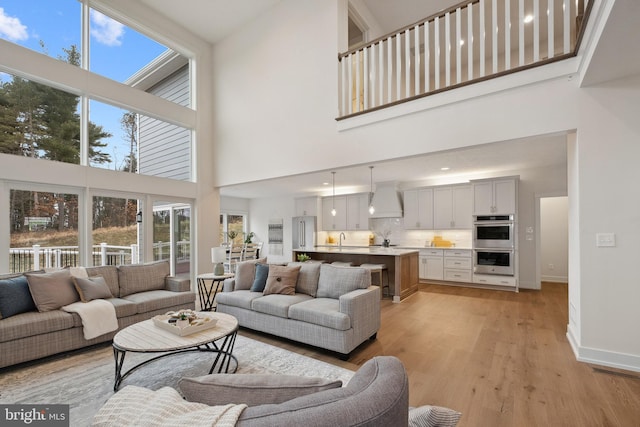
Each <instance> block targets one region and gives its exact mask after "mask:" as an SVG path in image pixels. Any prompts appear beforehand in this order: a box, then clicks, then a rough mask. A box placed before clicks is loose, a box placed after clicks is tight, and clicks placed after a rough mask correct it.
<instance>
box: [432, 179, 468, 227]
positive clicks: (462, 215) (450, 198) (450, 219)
mask: <svg viewBox="0 0 640 427" xmlns="http://www.w3.org/2000/svg"><path fill="white" fill-rule="evenodd" d="M471 216H472V198H471V185H455V186H446V187H435V188H434V189H433V228H434V229H436V230H447V229H471V224H472V218H471Z"/></svg>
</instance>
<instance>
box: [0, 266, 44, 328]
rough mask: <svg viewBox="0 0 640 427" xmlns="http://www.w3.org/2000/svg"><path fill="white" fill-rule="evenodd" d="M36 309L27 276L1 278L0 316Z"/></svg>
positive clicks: (3, 317)
mask: <svg viewBox="0 0 640 427" xmlns="http://www.w3.org/2000/svg"><path fill="white" fill-rule="evenodd" d="M27 311H36V305H35V303H34V302H33V298H32V297H31V292H29V282H27V278H26V277H25V276H19V277H14V278H13V279H4V280H0V316H2V317H1V318H2V319H6V318H7V317H11V316H15V315H16V314H20V313H26V312H27Z"/></svg>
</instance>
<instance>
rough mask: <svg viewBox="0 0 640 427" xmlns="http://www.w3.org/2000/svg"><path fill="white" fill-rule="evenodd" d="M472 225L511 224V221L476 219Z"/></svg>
mask: <svg viewBox="0 0 640 427" xmlns="http://www.w3.org/2000/svg"><path fill="white" fill-rule="evenodd" d="M473 225H513V221H479V222H478V221H476V222H474V223H473Z"/></svg>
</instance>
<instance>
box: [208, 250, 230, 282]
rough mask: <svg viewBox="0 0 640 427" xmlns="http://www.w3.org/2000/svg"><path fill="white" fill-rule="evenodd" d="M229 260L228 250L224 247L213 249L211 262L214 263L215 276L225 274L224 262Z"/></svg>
mask: <svg viewBox="0 0 640 427" xmlns="http://www.w3.org/2000/svg"><path fill="white" fill-rule="evenodd" d="M226 258H227V250H226V248H224V247H222V246H217V247H215V248H211V262H212V263H213V265H214V267H213V274H215V275H216V276H222V275H223V274H224V265H223V263H224V261H225V259H226Z"/></svg>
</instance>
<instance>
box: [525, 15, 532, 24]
mask: <svg viewBox="0 0 640 427" xmlns="http://www.w3.org/2000/svg"><path fill="white" fill-rule="evenodd" d="M523 22H524V23H525V24H528V23H529V22H533V15H527V16H525V17H524V21H523Z"/></svg>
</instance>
